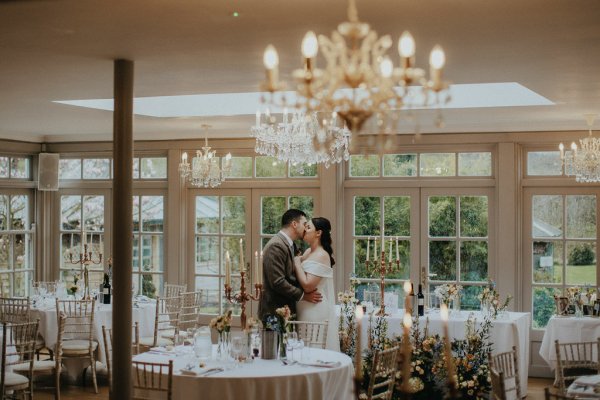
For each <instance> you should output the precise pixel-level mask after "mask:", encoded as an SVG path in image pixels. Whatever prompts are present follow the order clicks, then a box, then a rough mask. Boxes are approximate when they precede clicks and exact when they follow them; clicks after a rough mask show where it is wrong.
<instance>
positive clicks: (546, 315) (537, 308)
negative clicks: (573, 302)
mask: <svg viewBox="0 0 600 400" xmlns="http://www.w3.org/2000/svg"><path fill="white" fill-rule="evenodd" d="M554 295H557V296H560V295H561V293H560V290H559V289H557V288H543V287H536V288H534V289H533V303H532V304H533V329H543V328H545V327H546V325H548V321H549V320H550V317H551V316H552V315H553V314H554V312H555V310H556V305H555V303H554Z"/></svg>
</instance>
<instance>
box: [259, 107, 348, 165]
mask: <svg viewBox="0 0 600 400" xmlns="http://www.w3.org/2000/svg"><path fill="white" fill-rule="evenodd" d="M264 120H265V122H263V120H262V117H261V114H260V112H258V113H257V114H256V125H255V126H253V127H252V128H251V130H250V131H251V133H250V135H251V136H253V137H255V138H256V147H255V151H256V152H257V153H258V154H263V155H267V156H271V157H275V158H277V159H279V160H281V161H284V162H289V163H291V164H293V165H295V164H308V165H310V164H323V165H325V167H326V168H329V166H330V165H331V164H333V163H339V162H341V161H347V160H348V159H349V158H350V152H349V151H348V145H349V143H350V131H349V130H348V128H346V127H345V126H344V127H339V126H338V123H337V117H336V116H335V115H334V116H332V118H331V119H330V120H326V121H325V122H324V123H322V124H321V123H319V121H318V117H317V113H315V112H311V113H309V114H305V113H304V112H302V111H294V112H292V114H291V117H290V116H289V114H288V112H287V110H285V109H284V112H283V118H282V121H281V122H277V120H276V118H275V117H274V116H272V115H270V114H266V115H265V116H264Z"/></svg>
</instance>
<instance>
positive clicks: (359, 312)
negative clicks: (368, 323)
mask: <svg viewBox="0 0 600 400" xmlns="http://www.w3.org/2000/svg"><path fill="white" fill-rule="evenodd" d="M355 316H356V351H355V353H354V371H355V376H356V380H358V381H362V365H361V364H362V357H361V355H362V354H361V349H362V347H361V336H362V318H363V309H362V306H361V305H360V304H359V305H358V306H356V311H355Z"/></svg>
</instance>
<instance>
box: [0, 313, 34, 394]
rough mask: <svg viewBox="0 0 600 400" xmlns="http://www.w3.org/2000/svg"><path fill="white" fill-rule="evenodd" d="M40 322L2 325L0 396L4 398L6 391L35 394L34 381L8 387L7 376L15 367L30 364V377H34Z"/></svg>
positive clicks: (30, 380)
mask: <svg viewBox="0 0 600 400" xmlns="http://www.w3.org/2000/svg"><path fill="white" fill-rule="evenodd" d="M38 326H39V320H36V321H35V322H22V323H11V322H9V323H2V339H1V340H2V360H1V362H0V369H1V370H0V396H1V397H2V398H4V395H5V394H6V390H19V391H21V390H23V391H28V393H29V395H30V397H31V394H32V392H33V380H32V379H31V378H29V383H28V384H23V385H22V386H21V385H19V386H7V384H6V374H7V372H9V371H10V370H11V369H12V366H13V365H22V364H23V363H29V372H28V374H27V376H28V377H32V376H33V362H34V359H35V339H36V337H37V334H38Z"/></svg>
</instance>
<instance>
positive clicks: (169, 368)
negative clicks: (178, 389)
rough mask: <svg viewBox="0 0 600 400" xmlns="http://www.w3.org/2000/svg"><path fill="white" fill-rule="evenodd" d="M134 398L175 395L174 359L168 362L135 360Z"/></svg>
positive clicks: (146, 398)
mask: <svg viewBox="0 0 600 400" xmlns="http://www.w3.org/2000/svg"><path fill="white" fill-rule="evenodd" d="M132 364H133V400H149V399H165V400H171V398H172V395H173V360H169V363H168V364H162V363H149V362H140V361H133V362H132Z"/></svg>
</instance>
